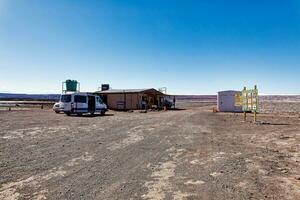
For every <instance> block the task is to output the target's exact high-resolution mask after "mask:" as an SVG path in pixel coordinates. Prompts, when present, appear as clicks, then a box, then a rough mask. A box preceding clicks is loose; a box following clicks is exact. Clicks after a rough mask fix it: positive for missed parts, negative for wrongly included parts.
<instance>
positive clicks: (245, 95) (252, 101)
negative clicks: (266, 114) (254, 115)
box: [242, 86, 258, 112]
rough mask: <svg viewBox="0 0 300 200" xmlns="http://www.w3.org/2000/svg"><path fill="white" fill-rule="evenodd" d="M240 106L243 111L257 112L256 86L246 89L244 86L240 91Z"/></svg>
mask: <svg viewBox="0 0 300 200" xmlns="http://www.w3.org/2000/svg"><path fill="white" fill-rule="evenodd" d="M242 107H243V111H244V112H249V111H250V112H257V110H258V90H257V87H256V86H255V87H254V89H253V90H247V89H246V88H244V90H243V91H242Z"/></svg>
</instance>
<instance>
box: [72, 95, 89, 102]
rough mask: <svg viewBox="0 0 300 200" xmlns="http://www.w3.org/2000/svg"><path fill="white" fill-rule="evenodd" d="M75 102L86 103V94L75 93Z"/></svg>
mask: <svg viewBox="0 0 300 200" xmlns="http://www.w3.org/2000/svg"><path fill="white" fill-rule="evenodd" d="M74 102H76V103H86V96H81V95H75V96H74Z"/></svg>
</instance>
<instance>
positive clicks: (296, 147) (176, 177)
mask: <svg viewBox="0 0 300 200" xmlns="http://www.w3.org/2000/svg"><path fill="white" fill-rule="evenodd" d="M178 106H179V107H180V108H182V109H179V110H176V111H167V112H163V111H159V112H157V111H152V112H148V113H140V112H138V111H136V112H115V111H109V112H108V113H107V115H106V116H94V117H91V116H83V117H77V116H73V117H72V116H71V117H68V116H66V115H64V114H55V113H54V112H53V111H51V110H50V109H44V110H41V109H28V110H16V111H10V112H9V111H5V110H3V111H0V124H1V129H0V199H141V200H143V199H145V200H146V199H204V200H205V199H216V200H224V199H225V200H227V199H278V200H284V199H300V110H299V109H300V101H265V102H262V103H261V112H260V113H259V115H258V120H259V123H253V122H252V117H251V115H249V117H248V121H247V122H243V117H242V114H234V113H213V112H212V107H213V106H214V105H213V104H211V103H203V102H202V103H201V102H179V103H178Z"/></svg>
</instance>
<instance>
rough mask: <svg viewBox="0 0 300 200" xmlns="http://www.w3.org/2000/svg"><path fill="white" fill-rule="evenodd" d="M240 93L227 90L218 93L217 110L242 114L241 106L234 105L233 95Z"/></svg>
mask: <svg viewBox="0 0 300 200" xmlns="http://www.w3.org/2000/svg"><path fill="white" fill-rule="evenodd" d="M239 93H241V92H240V91H234V90H228V91H221V92H218V110H219V111H220V112H242V106H236V105H235V95H236V94H239Z"/></svg>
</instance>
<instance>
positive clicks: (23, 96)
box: [0, 93, 60, 101]
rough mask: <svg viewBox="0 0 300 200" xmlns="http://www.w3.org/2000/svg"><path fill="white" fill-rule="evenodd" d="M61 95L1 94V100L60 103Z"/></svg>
mask: <svg viewBox="0 0 300 200" xmlns="http://www.w3.org/2000/svg"><path fill="white" fill-rule="evenodd" d="M59 97H60V95H59V94H14V93H0V100H41V101H58V100H59Z"/></svg>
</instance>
